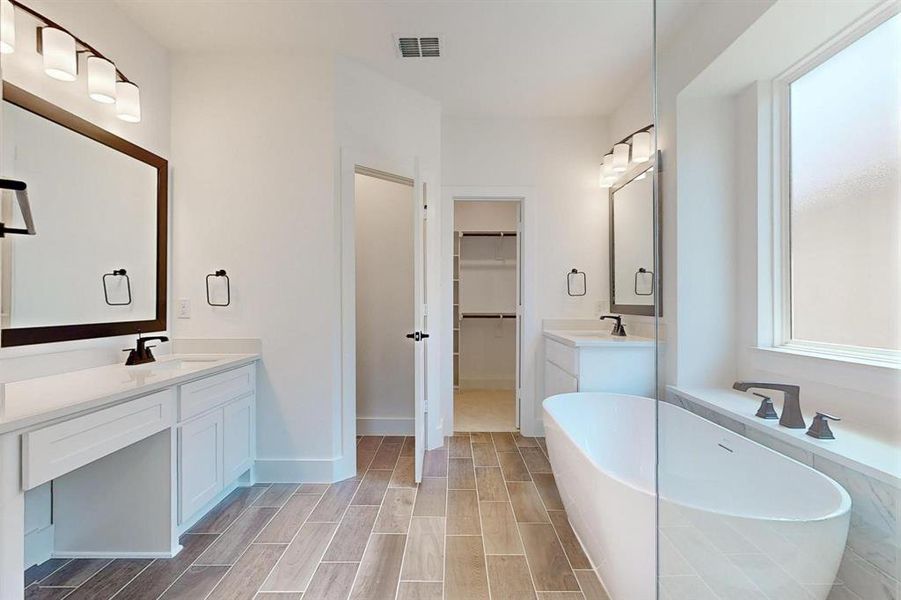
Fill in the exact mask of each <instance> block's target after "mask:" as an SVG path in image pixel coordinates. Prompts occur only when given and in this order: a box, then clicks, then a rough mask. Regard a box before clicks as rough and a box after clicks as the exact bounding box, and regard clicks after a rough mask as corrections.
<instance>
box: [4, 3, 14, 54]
mask: <svg viewBox="0 0 901 600" xmlns="http://www.w3.org/2000/svg"><path fill="white" fill-rule="evenodd" d="M15 50H16V10H15V8H13V3H12V2H10V1H9V0H0V54H12V53H13V52H15Z"/></svg>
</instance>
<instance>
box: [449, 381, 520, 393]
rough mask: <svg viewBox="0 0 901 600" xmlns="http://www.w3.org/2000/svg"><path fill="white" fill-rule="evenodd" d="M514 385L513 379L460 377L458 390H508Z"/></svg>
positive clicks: (511, 389)
mask: <svg viewBox="0 0 901 600" xmlns="http://www.w3.org/2000/svg"><path fill="white" fill-rule="evenodd" d="M515 387H516V380H514V379H462V378H461V379H460V391H462V392H465V391H467V390H510V391H513V389H514V388H515Z"/></svg>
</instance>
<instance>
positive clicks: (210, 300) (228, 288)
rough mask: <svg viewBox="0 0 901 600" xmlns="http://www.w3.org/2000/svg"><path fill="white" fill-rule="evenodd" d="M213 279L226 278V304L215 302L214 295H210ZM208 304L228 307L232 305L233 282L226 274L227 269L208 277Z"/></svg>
mask: <svg viewBox="0 0 901 600" xmlns="http://www.w3.org/2000/svg"><path fill="white" fill-rule="evenodd" d="M211 277H224V278H225V303H224V304H223V303H221V302H213V298H212V295H211V294H210V278H211ZM206 303H207V304H209V305H210V306H228V305H230V304H231V303H232V285H231V280H230V279H229V278H228V274H227V273H226V272H225V269H219V270H217V271H216V272H215V273H210V274H208V275H207V276H206Z"/></svg>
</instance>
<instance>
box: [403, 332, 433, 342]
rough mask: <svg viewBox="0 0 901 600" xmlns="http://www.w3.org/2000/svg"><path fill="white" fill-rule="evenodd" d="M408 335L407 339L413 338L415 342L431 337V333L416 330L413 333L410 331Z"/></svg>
mask: <svg viewBox="0 0 901 600" xmlns="http://www.w3.org/2000/svg"><path fill="white" fill-rule="evenodd" d="M406 337H407V339H411V340H413V341H414V342H421V341H422V340H423V339H424V338H427V337H429V334H427V333H423V332H421V331H414V332H413V333H408V334H407V335H406Z"/></svg>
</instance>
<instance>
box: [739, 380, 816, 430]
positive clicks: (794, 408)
mask: <svg viewBox="0 0 901 600" xmlns="http://www.w3.org/2000/svg"><path fill="white" fill-rule="evenodd" d="M751 388H755V389H758V390H776V391H777V392H782V393H783V394H784V395H785V400H784V401H783V403H782V416H781V417H779V424H780V425H782V426H783V427H788V428H789V429H804V428H805V427H807V425H806V424H805V423H804V416H803V415H802V414H801V387H800V386H797V385H791V384H787V383H755V382H751V381H736V382H735V383H734V384H732V389H734V390H738V391H740V392H747V391H748V390H749V389H751Z"/></svg>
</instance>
